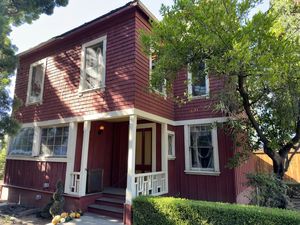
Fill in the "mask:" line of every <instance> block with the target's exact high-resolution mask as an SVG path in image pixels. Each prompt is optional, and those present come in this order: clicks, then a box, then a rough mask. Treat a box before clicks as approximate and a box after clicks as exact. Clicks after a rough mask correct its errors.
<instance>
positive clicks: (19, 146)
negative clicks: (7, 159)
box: [8, 128, 34, 155]
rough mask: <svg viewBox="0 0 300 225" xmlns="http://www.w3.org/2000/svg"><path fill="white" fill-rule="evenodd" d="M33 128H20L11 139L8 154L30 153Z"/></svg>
mask: <svg viewBox="0 0 300 225" xmlns="http://www.w3.org/2000/svg"><path fill="white" fill-rule="evenodd" d="M33 134H34V129H33V128H22V129H21V130H20V132H19V133H18V134H17V135H16V136H15V137H14V138H12V140H11V143H10V146H9V150H8V155H31V154H32V143H33Z"/></svg>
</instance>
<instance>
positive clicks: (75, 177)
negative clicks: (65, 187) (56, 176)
mask: <svg viewBox="0 0 300 225" xmlns="http://www.w3.org/2000/svg"><path fill="white" fill-rule="evenodd" d="M70 175H71V184H70V190H71V193H73V194H78V193H79V185H80V173H79V172H72V173H71V174H70Z"/></svg>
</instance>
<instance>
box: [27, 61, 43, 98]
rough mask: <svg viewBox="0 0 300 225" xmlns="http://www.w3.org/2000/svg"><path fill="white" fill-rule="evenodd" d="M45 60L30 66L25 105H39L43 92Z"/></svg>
mask: <svg viewBox="0 0 300 225" xmlns="http://www.w3.org/2000/svg"><path fill="white" fill-rule="evenodd" d="M45 71H46V59H43V60H40V61H38V62H35V63H33V64H31V65H30V70H29V82H28V90H27V99H26V103H27V104H34V103H41V102H42V99H43V91H44V79H45Z"/></svg>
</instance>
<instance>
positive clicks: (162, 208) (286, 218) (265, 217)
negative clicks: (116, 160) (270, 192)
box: [133, 197, 300, 225]
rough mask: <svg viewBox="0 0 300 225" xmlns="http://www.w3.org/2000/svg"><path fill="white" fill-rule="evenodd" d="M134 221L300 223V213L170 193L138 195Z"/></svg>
mask: <svg viewBox="0 0 300 225" xmlns="http://www.w3.org/2000/svg"><path fill="white" fill-rule="evenodd" d="M133 224H134V225H235V224H237V225H248V224H249V225H300V213H299V212H295V211H290V210H283V209H274V208H265V207H256V206H245V205H237V204H227V203H218V202H204V201H193V200H187V199H180V198H170V197H138V198H136V199H134V201H133Z"/></svg>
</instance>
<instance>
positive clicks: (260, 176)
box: [247, 173, 290, 209]
mask: <svg viewBox="0 0 300 225" xmlns="http://www.w3.org/2000/svg"><path fill="white" fill-rule="evenodd" d="M247 179H248V182H247V185H248V186H251V187H253V191H252V193H251V196H250V200H251V203H252V204H254V205H258V206H265V207H272V208H282V209H286V208H287V207H288V206H289V205H290V199H289V197H288V195H287V191H288V186H287V185H286V184H285V182H284V181H283V180H280V179H278V178H277V177H276V176H275V175H273V174H264V173H257V174H255V173H254V174H252V173H250V174H247Z"/></svg>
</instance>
